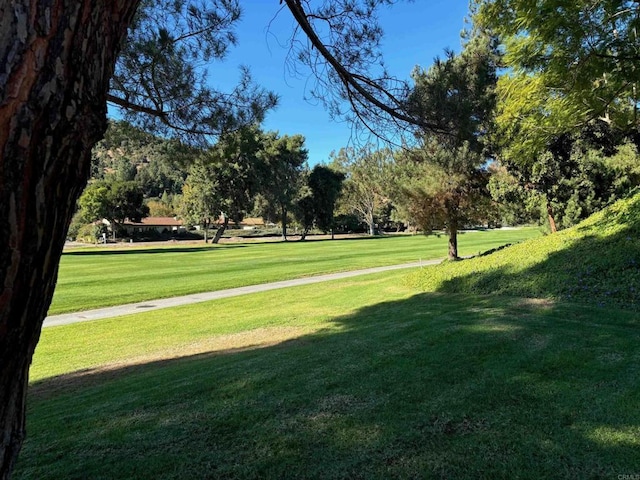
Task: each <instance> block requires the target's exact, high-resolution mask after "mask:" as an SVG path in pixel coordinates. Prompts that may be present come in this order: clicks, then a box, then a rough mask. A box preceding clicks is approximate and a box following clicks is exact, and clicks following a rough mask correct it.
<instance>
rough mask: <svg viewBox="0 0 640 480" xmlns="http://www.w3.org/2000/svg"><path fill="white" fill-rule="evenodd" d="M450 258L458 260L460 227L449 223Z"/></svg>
mask: <svg viewBox="0 0 640 480" xmlns="http://www.w3.org/2000/svg"><path fill="white" fill-rule="evenodd" d="M448 230H449V260H458V258H459V257H458V227H457V226H455V225H449V228H448Z"/></svg>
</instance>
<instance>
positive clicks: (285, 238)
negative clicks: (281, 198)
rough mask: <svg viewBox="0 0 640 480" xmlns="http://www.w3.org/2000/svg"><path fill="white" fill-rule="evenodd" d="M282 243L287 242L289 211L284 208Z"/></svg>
mask: <svg viewBox="0 0 640 480" xmlns="http://www.w3.org/2000/svg"><path fill="white" fill-rule="evenodd" d="M282 241H284V242H286V241H287V209H286V208H285V207H282Z"/></svg>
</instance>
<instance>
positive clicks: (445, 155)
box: [402, 34, 498, 259]
mask: <svg viewBox="0 0 640 480" xmlns="http://www.w3.org/2000/svg"><path fill="white" fill-rule="evenodd" d="M497 61H498V54H497V51H496V48H495V43H494V41H493V39H492V38H491V37H489V36H486V35H482V34H478V35H474V36H472V37H471V38H470V39H469V40H468V42H467V43H466V45H465V48H464V49H463V51H462V52H461V53H460V54H459V55H455V54H453V53H451V52H449V53H447V57H446V58H445V59H444V60H436V62H435V63H434V64H433V66H432V67H431V68H429V69H428V70H424V69H421V68H417V69H416V70H415V71H414V72H413V78H414V80H415V87H414V89H413V92H412V94H411V96H410V97H409V105H410V108H411V111H412V112H414V113H415V114H416V115H419V116H421V117H422V118H424V119H425V122H428V123H433V124H437V125H438V126H439V131H433V130H430V129H424V128H421V127H419V128H418V129H417V131H416V134H417V136H418V137H419V138H420V139H421V140H422V141H423V147H422V148H421V149H419V150H417V151H416V153H415V154H413V155H411V157H413V161H415V162H417V163H421V164H424V165H423V166H422V167H420V168H417V170H415V171H416V175H414V176H413V179H412V180H411V181H410V182H409V183H408V184H407V185H405V186H404V187H402V188H403V189H404V190H405V191H406V195H404V199H405V201H408V202H409V207H410V209H412V210H413V211H414V213H415V219H416V220H417V221H418V225H419V226H421V227H422V228H424V229H425V231H427V232H429V231H431V230H432V229H433V228H445V229H446V231H447V234H448V236H449V259H457V258H458V230H459V229H460V228H462V227H463V226H464V225H465V224H467V223H469V222H473V221H477V220H478V219H479V217H481V216H483V215H482V210H483V209H482V208H479V207H480V206H481V205H483V204H485V203H486V202H483V201H482V198H483V197H488V191H487V190H486V188H485V186H486V182H487V179H488V176H487V175H486V171H485V168H484V164H485V163H486V157H485V153H486V152H485V151H486V134H487V132H488V131H489V130H490V129H491V126H492V120H493V115H494V107H495V93H494V88H495V83H496V80H497V74H496V69H497Z"/></svg>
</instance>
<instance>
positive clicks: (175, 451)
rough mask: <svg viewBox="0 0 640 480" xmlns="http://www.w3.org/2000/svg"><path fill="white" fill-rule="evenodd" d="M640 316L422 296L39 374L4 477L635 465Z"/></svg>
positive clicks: (561, 472) (639, 463) (341, 474)
mask: <svg viewBox="0 0 640 480" xmlns="http://www.w3.org/2000/svg"><path fill="white" fill-rule="evenodd" d="M639 323H640V319H639V317H638V316H637V315H634V314H631V313H628V312H622V311H617V312H612V313H611V314H610V315H608V316H607V314H604V313H603V312H602V311H600V310H597V311H594V310H592V309H589V308H586V307H577V306H571V305H563V304H554V303H553V302H551V301H534V300H517V299H505V298H497V297H491V298H489V297H470V296H457V295H449V296H444V295H439V294H421V295H416V296H414V297H411V298H409V299H407V300H402V301H394V302H386V303H380V304H378V305H375V306H371V307H366V308H363V309H361V310H359V311H357V312H356V313H354V314H352V315H348V316H344V317H341V318H337V319H334V321H333V322H331V323H328V324H327V327H326V328H325V329H324V330H322V331H319V332H316V333H314V334H310V335H305V336H302V337H299V338H297V339H295V340H290V341H286V342H283V343H281V344H278V345H271V346H267V347H264V348H251V347H249V349H247V350H242V351H226V352H210V353H205V354H200V355H195V356H191V357H186V358H181V359H172V360H164V361H159V362H152V363H148V364H146V365H138V366H134V367H127V366H123V367H121V368H116V369H113V370H111V371H108V372H102V373H100V372H98V373H94V374H89V373H87V372H85V373H84V374H79V375H76V376H75V378H74V377H68V378H67V379H66V380H64V379H50V380H45V381H42V382H38V383H36V384H35V385H34V386H33V389H32V395H31V398H30V402H29V414H28V415H29V416H28V430H29V436H28V439H27V442H26V443H25V446H24V449H23V453H22V456H21V459H20V462H19V465H18V469H17V471H16V474H15V478H17V479H24V478H38V479H46V478H112V479H117V478H137V479H145V478H149V479H151V478H153V479H157V478H274V479H275V478H278V479H280V478H367V479H368V478H617V476H618V475H624V474H637V473H640V459H639V457H638V455H637V450H638V444H639V443H640V408H638V407H639V406H640V405H639V404H640V395H639V394H640V388H639V386H638V382H637V372H638V369H639V368H640V357H639V356H638V353H637V351H638V350H637V345H638V344H639V340H640V338H639V337H640V330H638V326H639ZM71 380H72V381H71ZM65 381H66V382H67V383H64V382H65Z"/></svg>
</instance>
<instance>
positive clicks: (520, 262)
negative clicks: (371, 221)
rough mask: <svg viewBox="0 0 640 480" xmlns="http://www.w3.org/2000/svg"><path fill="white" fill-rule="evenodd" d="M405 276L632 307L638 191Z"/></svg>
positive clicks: (453, 289)
mask: <svg viewBox="0 0 640 480" xmlns="http://www.w3.org/2000/svg"><path fill="white" fill-rule="evenodd" d="M410 282H411V284H412V285H414V286H416V287H418V288H421V289H423V290H424V291H438V292H443V293H471V294H500V295H512V296H527V297H546V298H556V299H565V300H569V301H574V302H582V303H590V304H594V305H598V306H613V307H622V308H625V309H634V310H638V309H639V308H640V194H638V195H635V196H632V197H630V198H627V199H625V200H621V201H619V202H617V203H615V204H614V205H612V206H610V207H608V208H606V209H604V210H602V211H600V212H598V213H596V214H595V215H592V216H591V217H590V218H588V219H586V220H585V221H584V222H582V223H580V224H579V225H576V226H575V227H573V228H570V229H567V230H563V231H561V232H558V233H557V234H554V235H548V236H545V237H543V238H537V239H532V240H529V241H526V242H522V243H520V244H518V245H514V246H512V247H509V248H505V249H504V250H500V251H498V252H495V253H493V254H491V255H487V256H483V257H477V258H472V259H469V260H464V261H461V262H447V263H446V264H441V265H438V266H437V267H435V268H431V269H424V270H423V271H421V272H416V273H415V274H414V276H413V278H412V279H411V281H410ZM639 473H640V472H639Z"/></svg>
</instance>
